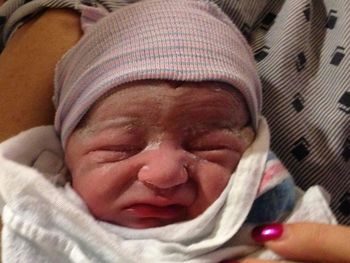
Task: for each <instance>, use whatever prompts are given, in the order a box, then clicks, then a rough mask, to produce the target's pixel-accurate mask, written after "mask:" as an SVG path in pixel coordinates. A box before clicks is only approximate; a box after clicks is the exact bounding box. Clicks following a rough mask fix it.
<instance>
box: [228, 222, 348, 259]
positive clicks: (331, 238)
mask: <svg viewBox="0 0 350 263" xmlns="http://www.w3.org/2000/svg"><path fill="white" fill-rule="evenodd" d="M264 245H265V246H266V247H268V248H269V249H271V250H273V251H274V252H276V253H277V254H279V255H281V256H283V257H285V258H288V259H289V260H291V262H292V261H293V262H295V261H297V262H334V263H335V262H336V263H346V262H350V228H349V227H345V226H332V225H326V224H313V223H298V224H287V225H284V226H283V233H282V235H281V236H280V237H278V238H277V239H274V240H270V241H266V242H265V243H264ZM228 262H229V261H228ZM233 262H234V261H233ZM240 262H242V263H269V262H270V263H272V262H288V261H266V260H257V259H245V260H242V261H240Z"/></svg>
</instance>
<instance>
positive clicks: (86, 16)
mask: <svg viewBox="0 0 350 263" xmlns="http://www.w3.org/2000/svg"><path fill="white" fill-rule="evenodd" d="M108 14H109V12H108V10H107V9H105V8H104V7H103V6H96V7H95V6H87V5H82V6H81V17H80V24H81V28H82V30H83V31H84V33H86V32H88V31H89V29H90V28H91V27H92V26H94V24H96V22H97V21H99V20H100V19H101V18H103V17H105V16H107V15H108Z"/></svg>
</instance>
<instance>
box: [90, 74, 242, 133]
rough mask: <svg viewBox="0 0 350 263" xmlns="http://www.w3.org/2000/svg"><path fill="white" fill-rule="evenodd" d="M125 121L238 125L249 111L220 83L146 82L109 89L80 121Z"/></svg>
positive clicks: (237, 94) (232, 89)
mask: <svg viewBox="0 0 350 263" xmlns="http://www.w3.org/2000/svg"><path fill="white" fill-rule="evenodd" d="M125 119H127V120H133V121H129V122H128V123H129V124H131V123H135V122H136V123H138V124H140V125H145V126H146V124H147V123H148V124H152V125H156V124H157V123H161V125H163V126H164V125H166V126H169V127H170V126H171V127H175V126H179V127H180V128H181V126H186V127H190V126H193V125H197V126H200V125H202V126H215V125H217V126H220V125H222V126H224V125H226V126H242V125H244V124H246V123H247V121H248V120H249V111H248V108H247V105H246V103H245V100H244V98H243V96H242V95H241V94H240V92H239V91H237V90H236V89H235V88H233V87H232V86H230V85H228V84H225V83H222V82H217V81H216V82H214V81H203V82H175V81H166V80H146V81H136V82H130V83H127V84H124V85H121V86H119V87H116V88H115V89H113V90H112V91H111V92H109V93H108V94H106V95H105V96H103V98H102V99H100V100H99V101H98V102H97V103H95V104H94V105H93V106H92V108H91V109H90V110H89V112H88V113H87V116H86V118H84V122H85V124H88V125H89V126H95V124H96V123H101V125H102V123H107V124H109V123H113V121H114V120H123V122H124V120H125ZM135 120H136V121H135ZM116 122H118V121H116ZM103 125H104V124H103ZM84 126H85V125H84Z"/></svg>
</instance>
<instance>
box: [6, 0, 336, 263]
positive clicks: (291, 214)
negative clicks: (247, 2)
mask: <svg viewBox="0 0 350 263" xmlns="http://www.w3.org/2000/svg"><path fill="white" fill-rule="evenodd" d="M80 9H81V10H82V28H83V30H84V31H85V34H84V36H83V38H82V39H81V40H80V41H79V42H78V43H77V45H76V46H75V47H73V48H72V49H71V50H70V51H68V52H67V53H66V54H65V56H64V57H63V58H62V59H61V61H60V62H59V63H58V65H57V68H56V75H55V96H54V103H55V105H56V108H57V111H56V116H55V125H54V129H55V130H53V129H52V127H51V126H50V127H39V128H35V129H32V130H29V131H26V132H24V133H22V134H20V135H18V136H16V137H14V138H12V139H10V140H8V141H6V142H4V143H3V144H1V145H0V167H1V169H0V197H1V198H0V205H1V206H3V211H2V215H3V221H4V230H3V258H5V259H9V258H10V259H12V258H14V261H16V262H25V261H29V262H201V263H203V262H204V263H205V262H208V263H213V262H220V261H221V260H224V259H233V258H236V259H239V258H243V257H244V256H246V255H251V254H252V253H255V256H256V257H259V258H262V259H277V258H278V257H277V256H275V255H274V254H272V253H271V252H269V251H266V250H264V249H262V248H261V247H260V246H259V245H257V244H255V243H254V242H253V240H252V239H251V238H250V230H251V228H252V227H253V226H255V225H256V224H262V223H269V222H282V221H286V222H295V221H299V220H310V221H318V222H325V223H334V222H335V220H334V217H333V215H332V214H331V212H330V210H329V208H328V205H327V200H326V198H325V197H324V194H323V191H322V190H321V189H320V188H319V187H314V188H311V189H310V190H308V191H307V192H306V193H304V194H303V193H301V192H300V191H299V190H297V189H296V187H295V186H294V184H293V181H292V179H291V177H290V175H289V174H288V172H287V171H286V170H285V168H284V167H283V165H282V164H281V163H280V162H279V160H278V159H277V158H276V157H275V156H274V155H273V154H272V153H271V152H269V132H268V126H267V123H266V121H265V119H264V118H263V116H261V85H260V81H259V78H258V75H257V72H256V69H255V62H254V59H253V55H252V53H251V51H250V48H249V45H248V44H247V42H246V40H245V39H244V37H243V36H242V34H241V33H240V32H239V30H238V29H237V27H236V26H235V25H234V24H233V23H232V22H231V21H230V19H229V18H228V17H227V16H226V15H225V14H224V13H223V12H222V11H221V10H220V9H219V8H218V7H217V6H216V5H214V4H213V3H210V2H209V1H197V0H177V1H173V0H148V1H141V2H138V3H135V4H132V5H129V6H127V7H123V8H121V9H119V10H117V11H115V12H113V13H108V12H107V11H106V10H104V9H101V8H100V7H98V6H97V7H88V6H81V7H80ZM311 211H312V213H311Z"/></svg>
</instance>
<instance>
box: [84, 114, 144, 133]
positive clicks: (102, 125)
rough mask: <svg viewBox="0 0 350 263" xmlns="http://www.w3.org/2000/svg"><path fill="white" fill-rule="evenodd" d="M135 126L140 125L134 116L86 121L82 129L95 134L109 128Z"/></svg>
mask: <svg viewBox="0 0 350 263" xmlns="http://www.w3.org/2000/svg"><path fill="white" fill-rule="evenodd" d="M136 126H140V124H139V123H138V121H137V119H136V118H133V117H119V118H115V119H112V120H104V121H101V122H97V123H88V124H87V125H86V126H85V127H84V129H83V130H84V132H86V133H89V134H95V133H98V132H101V131H103V130H106V129H110V128H114V129H118V128H132V127H136Z"/></svg>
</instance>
